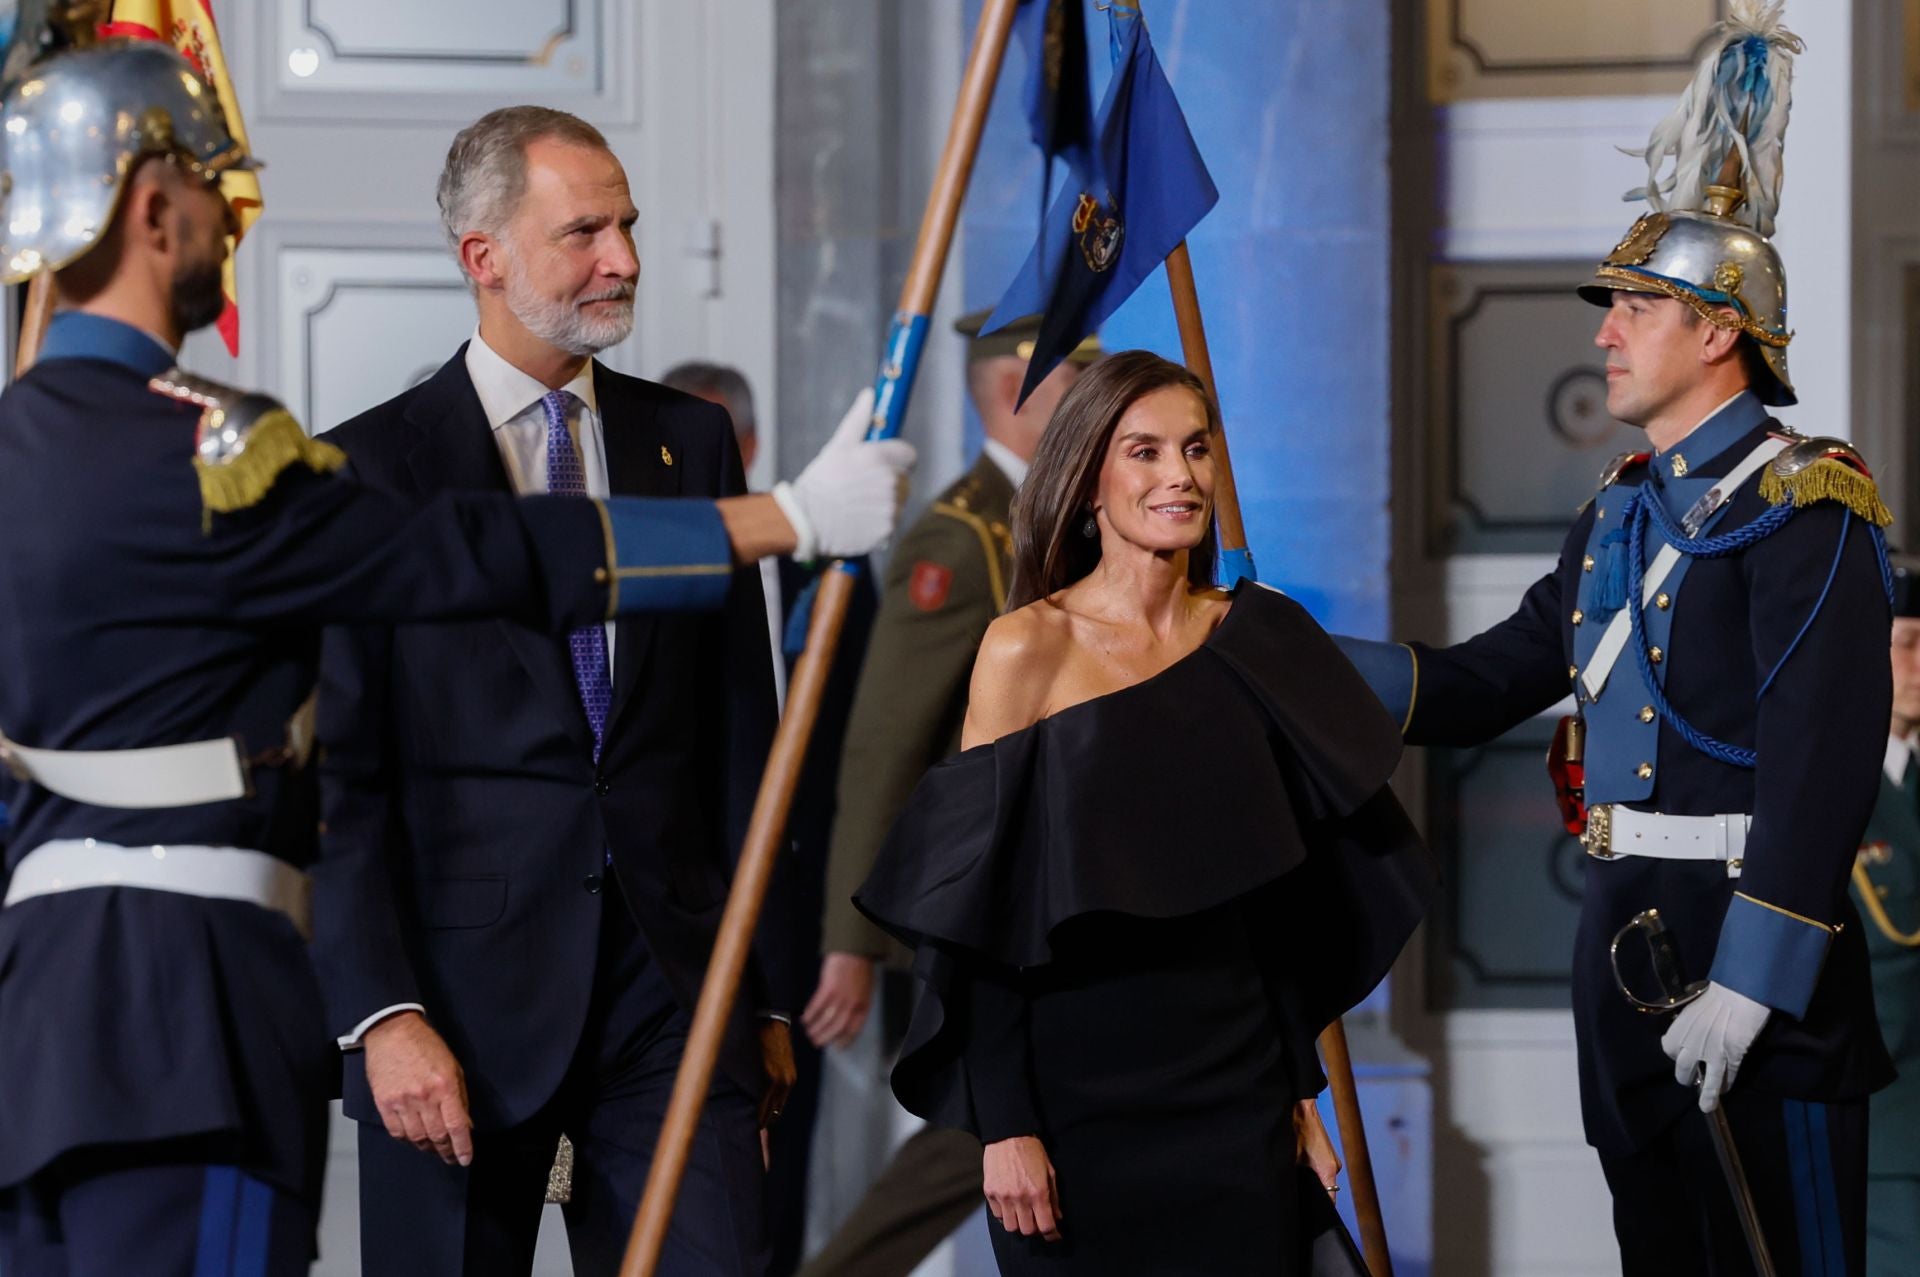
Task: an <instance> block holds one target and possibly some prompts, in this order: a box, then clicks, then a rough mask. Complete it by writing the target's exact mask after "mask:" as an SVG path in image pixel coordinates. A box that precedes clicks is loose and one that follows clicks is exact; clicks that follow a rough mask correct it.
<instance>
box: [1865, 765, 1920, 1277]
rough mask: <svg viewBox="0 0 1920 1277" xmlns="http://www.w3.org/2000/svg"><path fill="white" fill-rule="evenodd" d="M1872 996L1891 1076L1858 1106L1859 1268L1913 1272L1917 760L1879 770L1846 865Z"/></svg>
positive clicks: (1918, 1004)
mask: <svg viewBox="0 0 1920 1277" xmlns="http://www.w3.org/2000/svg"><path fill="white" fill-rule="evenodd" d="M1853 895H1854V903H1855V904H1857V905H1858V906H1859V907H1860V914H1861V921H1862V922H1863V924H1864V925H1865V928H1866V935H1867V952H1868V954H1869V956H1870V957H1871V958H1872V961H1873V1002H1874V1009H1875V1010H1876V1011H1877V1012H1878V1013H1879V1016H1880V1033H1881V1036H1882V1037H1884V1038H1885V1039H1886V1043H1887V1051H1888V1052H1889V1053H1890V1054H1891V1055H1892V1056H1893V1063H1894V1067H1895V1068H1896V1069H1898V1070H1899V1072H1900V1077H1899V1080H1898V1081H1896V1082H1894V1084H1893V1085H1892V1086H1889V1087H1888V1088H1887V1089H1886V1090H1884V1091H1881V1092H1879V1093H1878V1094H1877V1095H1875V1096H1874V1097H1873V1099H1872V1101H1871V1104H1870V1107H1869V1109H1868V1116H1867V1125H1868V1140H1867V1272H1868V1274H1869V1277H1895V1275H1896V1274H1899V1275H1901V1277H1908V1275H1910V1274H1913V1273H1916V1272H1920V765H1916V764H1915V763H1911V762H1910V763H1909V764H1908V766H1907V770H1906V778H1905V780H1904V781H1903V782H1902V783H1901V784H1897V785H1896V784H1895V783H1894V782H1893V781H1892V780H1891V779H1889V778H1887V777H1884V776H1883V777H1882V778H1881V782H1880V796H1879V799H1878V800H1877V801H1876V802H1875V804H1874V808H1873V817H1872V819H1871V820H1870V821H1869V822H1868V824H1867V835H1866V841H1865V844H1864V845H1863V846H1862V847H1861V849H1860V855H1859V858H1858V859H1857V860H1856V861H1855V862H1854V867H1853Z"/></svg>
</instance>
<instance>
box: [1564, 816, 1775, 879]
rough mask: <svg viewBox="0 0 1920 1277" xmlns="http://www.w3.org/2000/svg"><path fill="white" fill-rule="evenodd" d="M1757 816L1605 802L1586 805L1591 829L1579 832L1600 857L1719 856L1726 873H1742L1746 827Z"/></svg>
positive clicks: (1734, 875) (1590, 851) (1592, 853)
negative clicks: (1683, 812) (1670, 811)
mask: <svg viewBox="0 0 1920 1277" xmlns="http://www.w3.org/2000/svg"><path fill="white" fill-rule="evenodd" d="M1752 826H1753V817H1752V816H1750V815H1747V814H1746V813H1744V812H1737V813H1734V814H1732V815H1727V816H1669V815H1666V814H1665V813H1663V812H1657V811H1636V810H1634V809H1633V808H1631V807H1623V806H1621V805H1620V804H1618V803H1601V804H1599V805H1597V806H1595V807H1592V808H1590V809H1588V811H1587V831H1586V833H1584V834H1582V835H1581V836H1580V842H1581V845H1582V846H1584V847H1585V848H1586V849H1587V854H1588V855H1589V856H1593V857H1595V858H1597V859H1600V860H1612V859H1613V858H1614V857H1616V856H1651V857H1652V858H1654V859H1656V860H1721V861H1725V862H1726V866H1727V877H1729V878H1738V877H1739V876H1740V865H1741V861H1742V858H1743V857H1744V856H1745V855H1746V850H1747V830H1748V829H1750V828H1752Z"/></svg>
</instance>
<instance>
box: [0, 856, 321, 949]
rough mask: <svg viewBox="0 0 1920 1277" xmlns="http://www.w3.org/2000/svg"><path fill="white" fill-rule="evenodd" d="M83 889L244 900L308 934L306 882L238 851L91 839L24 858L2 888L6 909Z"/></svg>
mask: <svg viewBox="0 0 1920 1277" xmlns="http://www.w3.org/2000/svg"><path fill="white" fill-rule="evenodd" d="M88 887H141V888H145V889H147V890H149V891H173V892H178V893H179V894H181V895H186V896H202V897H204V898H206V899H209V900H244V901H246V902H247V903H249V904H255V905H259V906H260V907H261V908H262V909H273V910H277V911H278V912H280V913H283V914H285V915H286V916H287V917H288V918H289V919H291V920H292V922H293V925H294V927H295V928H297V929H298V930H299V932H300V934H301V935H303V936H305V935H308V934H309V925H308V924H309V919H310V917H311V914H310V911H309V906H308V895H309V884H308V881H307V875H306V874H304V873H302V872H301V871H300V870H298V869H295V868H294V867H293V866H292V865H290V864H288V863H287V862H286V861H284V860H278V859H275V858H274V857H272V856H269V855H267V854H266V853H265V852H261V851H248V850H246V849H245V848H242V847H185V846H174V845H168V846H147V847H122V846H119V845H117V844H115V843H110V842H100V841H98V840H96V839H93V838H78V839H67V838H60V839H55V840H54V841H52V842H46V843H41V844H40V845H39V846H38V847H35V848H34V849H33V850H32V851H30V852H28V853H27V854H26V855H25V856H24V857H23V858H22V859H21V861H20V864H19V866H18V867H17V868H16V869H14V871H13V878H12V880H11V881H10V882H9V883H8V884H7V898H6V902H5V903H6V904H8V905H15V904H18V903H19V902H20V901H22V900H31V899H32V898H33V897H35V896H47V895H52V894H54V893H55V892H61V891H80V890H84V889H85V888H88Z"/></svg>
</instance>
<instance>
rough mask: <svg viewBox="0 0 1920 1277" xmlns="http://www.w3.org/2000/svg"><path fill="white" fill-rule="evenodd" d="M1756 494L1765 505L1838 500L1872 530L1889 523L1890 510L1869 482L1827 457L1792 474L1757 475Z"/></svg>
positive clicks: (1852, 470) (1864, 477)
mask: <svg viewBox="0 0 1920 1277" xmlns="http://www.w3.org/2000/svg"><path fill="white" fill-rule="evenodd" d="M1760 495H1761V497H1763V498H1764V499H1765V500H1766V502H1767V504H1769V505H1785V504H1786V503H1787V502H1789V501H1791V502H1793V504H1794V505H1796V506H1808V505H1812V504H1814V503H1815V502H1816V501H1838V502H1839V503H1840V504H1841V505H1843V506H1845V507H1847V509H1849V510H1851V511H1853V512H1854V513H1855V514H1857V515H1859V516H1860V517H1861V518H1863V519H1865V520H1866V521H1867V522H1868V523H1871V524H1873V525H1874V526H1875V527H1880V528H1884V527H1886V526H1887V525H1889V524H1891V523H1892V522H1893V511H1891V510H1889V509H1887V503H1886V502H1884V501H1882V500H1881V499H1880V489H1879V488H1877V487H1876V486H1874V482H1873V480H1872V479H1870V478H1868V477H1867V476H1866V475H1864V474H1861V473H1860V472H1859V471H1858V470H1855V469H1854V468H1853V467H1852V466H1850V465H1848V464H1847V463H1846V462H1844V461H1839V460H1836V459H1834V458H1832V457H1827V458H1825V459H1823V460H1820V461H1816V462H1814V463H1813V464H1812V465H1810V466H1808V467H1807V468H1806V469H1804V470H1801V471H1799V472H1797V473H1795V474H1790V475H1781V474H1778V473H1776V472H1775V471H1774V470H1773V468H1772V467H1768V468H1767V469H1766V470H1764V471H1762V472H1761V474H1760Z"/></svg>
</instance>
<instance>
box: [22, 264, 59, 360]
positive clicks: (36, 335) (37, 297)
mask: <svg viewBox="0 0 1920 1277" xmlns="http://www.w3.org/2000/svg"><path fill="white" fill-rule="evenodd" d="M52 322H53V272H52V271H50V270H43V271H41V272H40V273H39V274H37V275H35V276H34V277H33V279H32V281H31V282H29V283H28V284H27V305H26V309H25V310H24V311H23V312H22V313H21V316H20V341H19V343H18V344H17V345H15V347H14V350H13V375H14V376H15V377H18V376H20V375H21V374H23V373H25V372H26V371H27V369H29V368H31V367H33V365H34V363H35V362H36V361H37V360H39V358H40V345H41V343H42V342H44V341H45V340H46V339H47V325H48V324H50V323H52Z"/></svg>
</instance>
